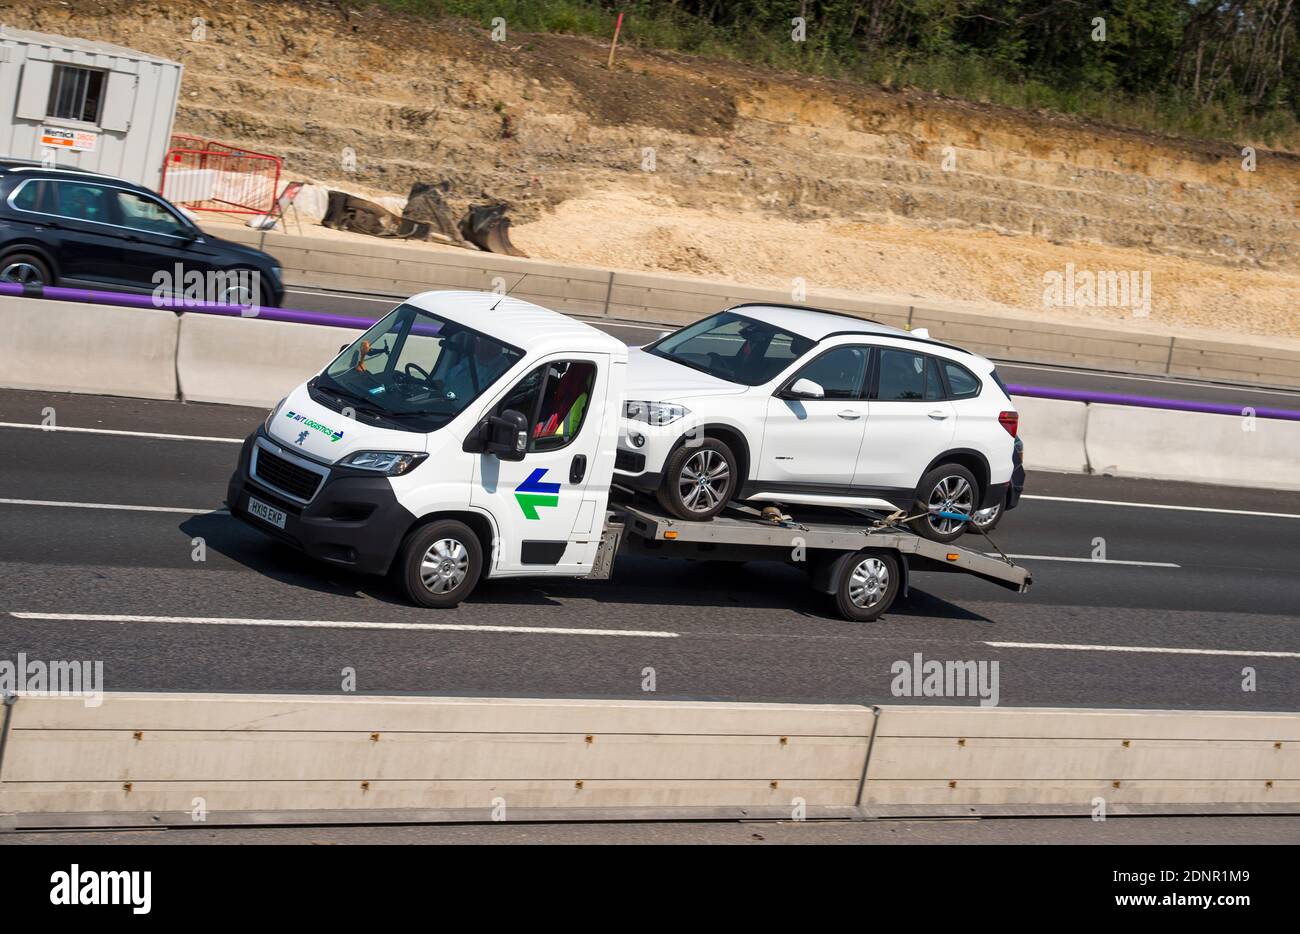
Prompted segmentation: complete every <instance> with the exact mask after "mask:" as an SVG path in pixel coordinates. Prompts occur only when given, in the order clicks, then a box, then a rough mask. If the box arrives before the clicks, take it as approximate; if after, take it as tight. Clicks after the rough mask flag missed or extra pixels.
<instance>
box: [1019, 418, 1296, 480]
mask: <svg viewBox="0 0 1300 934" xmlns="http://www.w3.org/2000/svg"><path fill="white" fill-rule="evenodd" d="M1027 448H1028V445H1027V444H1026V449H1027ZM1086 448H1087V454H1088V463H1089V464H1090V465H1091V467H1092V470H1093V472H1095V473H1102V474H1112V475H1114V476H1119V477H1147V478H1151V479H1156V480H1186V481H1191V482H1195V483H1216V484H1226V485H1230V486H1248V487H1264V488H1268V489H1274V490H1300V470H1297V465H1300V422H1293V421H1282V420H1278V419H1264V418H1249V417H1246V416H1234V415H1207V414H1204V413H1201V412H1176V411H1169V410H1166V409H1141V408H1135V407H1133V406H1123V405H1089V406H1088V427H1087V441H1086Z"/></svg>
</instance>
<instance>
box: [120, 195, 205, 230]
mask: <svg viewBox="0 0 1300 934" xmlns="http://www.w3.org/2000/svg"><path fill="white" fill-rule="evenodd" d="M116 195H117V207H118V210H119V211H121V214H122V224H123V225H125V226H127V227H133V228H135V229H136V230H143V231H147V232H148V233H155V234H170V235H171V236H173V237H180V236H183V235H184V234H185V233H186V232H188V230H189V225H187V224H185V223H183V222H182V221H181V220H180V218H178V217H177V216H176V215H175V214H173V213H172V212H171V211H169V210H167V208H165V207H163V205H162V202H160V201H157V200H155V199H154V198H150V197H148V196H147V195H142V194H137V193H136V192H134V191H118V192H116Z"/></svg>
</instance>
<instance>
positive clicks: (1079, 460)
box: [1011, 396, 1088, 473]
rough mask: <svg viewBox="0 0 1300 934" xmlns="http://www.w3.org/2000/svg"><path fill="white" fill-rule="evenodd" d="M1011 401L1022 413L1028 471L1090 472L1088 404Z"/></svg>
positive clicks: (1028, 399) (1020, 398) (1027, 399)
mask: <svg viewBox="0 0 1300 934" xmlns="http://www.w3.org/2000/svg"><path fill="white" fill-rule="evenodd" d="M1011 399H1012V401H1013V402H1014V403H1015V406H1016V411H1018V412H1019V413H1020V429H1019V435H1020V437H1021V439H1022V440H1023V441H1024V442H1025V469H1027V470H1063V471H1067V472H1069V473H1087V472H1088V455H1087V452H1086V451H1085V450H1084V446H1083V439H1084V436H1085V435H1086V433H1087V430H1088V406H1087V405H1085V404H1084V403H1082V402H1065V401H1062V400H1059V399H1035V398H1032V397H1030V396H1012V397H1011Z"/></svg>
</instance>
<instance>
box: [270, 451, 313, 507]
mask: <svg viewBox="0 0 1300 934" xmlns="http://www.w3.org/2000/svg"><path fill="white" fill-rule="evenodd" d="M253 476H254V477H256V478H257V479H258V480H261V481H262V482H263V483H265V484H267V485H268V486H270V487H272V488H273V489H277V490H283V491H284V492H285V493H288V494H289V495H290V496H295V497H297V498H298V499H301V500H309V499H311V498H312V497H313V496H315V495H316V491H317V490H318V489H320V485H321V481H322V480H323V479H324V477H322V476H321V475H320V474H318V473H316V472H315V471H312V470H308V469H307V468H306V467H299V466H298V465H297V464H295V463H293V462H292V461H288V460H285V459H284V458H283V457H280V456H279V455H277V454H272V453H271V452H270V451H268V450H267V449H266V448H259V449H258V451H257V466H256V467H254V469H253Z"/></svg>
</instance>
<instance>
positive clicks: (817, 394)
mask: <svg viewBox="0 0 1300 934" xmlns="http://www.w3.org/2000/svg"><path fill="white" fill-rule="evenodd" d="M781 395H782V396H783V397H784V398H786V399H825V398H826V390H825V389H823V388H822V387H821V384H820V383H814V382H813V381H812V380H810V379H797V380H795V381H794V382H793V383H792V384H791V385H790V388H788V389H787V390H786V391H785V392H783V393H781Z"/></svg>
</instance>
